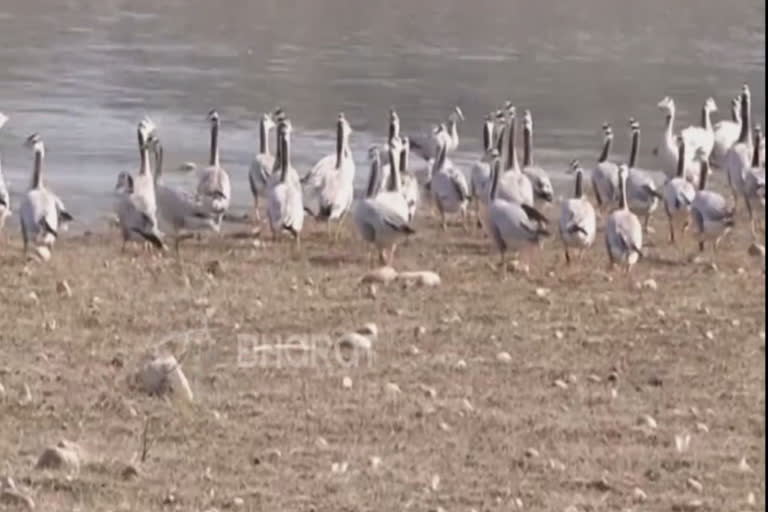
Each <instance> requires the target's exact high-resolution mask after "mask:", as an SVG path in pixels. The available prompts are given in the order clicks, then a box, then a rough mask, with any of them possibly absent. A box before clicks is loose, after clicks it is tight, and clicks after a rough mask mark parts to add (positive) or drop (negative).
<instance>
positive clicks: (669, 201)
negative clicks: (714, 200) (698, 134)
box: [663, 136, 696, 243]
mask: <svg viewBox="0 0 768 512" xmlns="http://www.w3.org/2000/svg"><path fill="white" fill-rule="evenodd" d="M677 146H678V156H677V174H676V175H675V177H674V178H672V179H671V180H668V181H667V182H666V183H665V184H664V189H663V196H664V211H665V212H667V219H668V220H669V241H670V242H672V243H675V229H676V228H678V227H680V228H682V227H683V226H684V225H685V224H686V223H687V222H688V219H689V214H690V211H691V204H693V198H694V197H696V188H695V187H694V186H693V183H691V182H690V181H688V180H686V179H685V166H686V163H687V161H688V159H687V156H686V154H685V153H686V144H685V139H684V138H683V137H682V136H678V138H677Z"/></svg>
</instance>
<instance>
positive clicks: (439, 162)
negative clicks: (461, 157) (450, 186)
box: [432, 144, 446, 174]
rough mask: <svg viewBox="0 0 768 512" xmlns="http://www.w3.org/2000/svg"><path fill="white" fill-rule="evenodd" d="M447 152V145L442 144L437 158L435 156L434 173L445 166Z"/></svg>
mask: <svg viewBox="0 0 768 512" xmlns="http://www.w3.org/2000/svg"><path fill="white" fill-rule="evenodd" d="M445 153H446V145H445V144H441V145H440V146H439V147H438V150H437V158H435V165H434V166H433V167H432V173H433V174H434V173H436V172H438V171H440V169H442V168H443V167H444V166H445Z"/></svg>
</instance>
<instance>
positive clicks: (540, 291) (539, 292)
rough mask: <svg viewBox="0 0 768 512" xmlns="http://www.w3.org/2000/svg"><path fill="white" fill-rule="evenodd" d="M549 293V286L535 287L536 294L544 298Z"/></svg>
mask: <svg viewBox="0 0 768 512" xmlns="http://www.w3.org/2000/svg"><path fill="white" fill-rule="evenodd" d="M547 295H549V288H536V296H537V297H541V298H544V297H546V296H547Z"/></svg>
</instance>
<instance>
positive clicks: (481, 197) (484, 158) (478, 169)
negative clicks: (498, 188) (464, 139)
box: [469, 114, 498, 227]
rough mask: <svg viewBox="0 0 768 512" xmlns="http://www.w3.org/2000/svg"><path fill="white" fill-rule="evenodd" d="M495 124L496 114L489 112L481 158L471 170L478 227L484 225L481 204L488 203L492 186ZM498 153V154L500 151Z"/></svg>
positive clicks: (471, 184)
mask: <svg viewBox="0 0 768 512" xmlns="http://www.w3.org/2000/svg"><path fill="white" fill-rule="evenodd" d="M494 124H495V119H494V114H488V115H487V116H486V117H485V121H484V122H483V151H482V153H481V154H480V158H479V159H478V160H477V161H475V163H473V164H472V168H471V169H470V172H469V188H470V193H471V195H472V201H474V203H475V204H474V209H475V217H476V219H477V226H478V227H481V226H482V220H481V219H482V216H481V212H480V207H481V204H487V203H488V188H489V187H490V186H491V172H492V169H491V163H492V160H493V156H492V153H493V152H494V141H493V132H494ZM496 153H497V154H498V151H497V152H496Z"/></svg>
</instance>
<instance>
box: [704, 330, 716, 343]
mask: <svg viewBox="0 0 768 512" xmlns="http://www.w3.org/2000/svg"><path fill="white" fill-rule="evenodd" d="M704 337H705V338H707V339H708V340H709V341H712V340H714V339H715V334H714V333H713V332H712V331H707V332H705V333H704Z"/></svg>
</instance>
